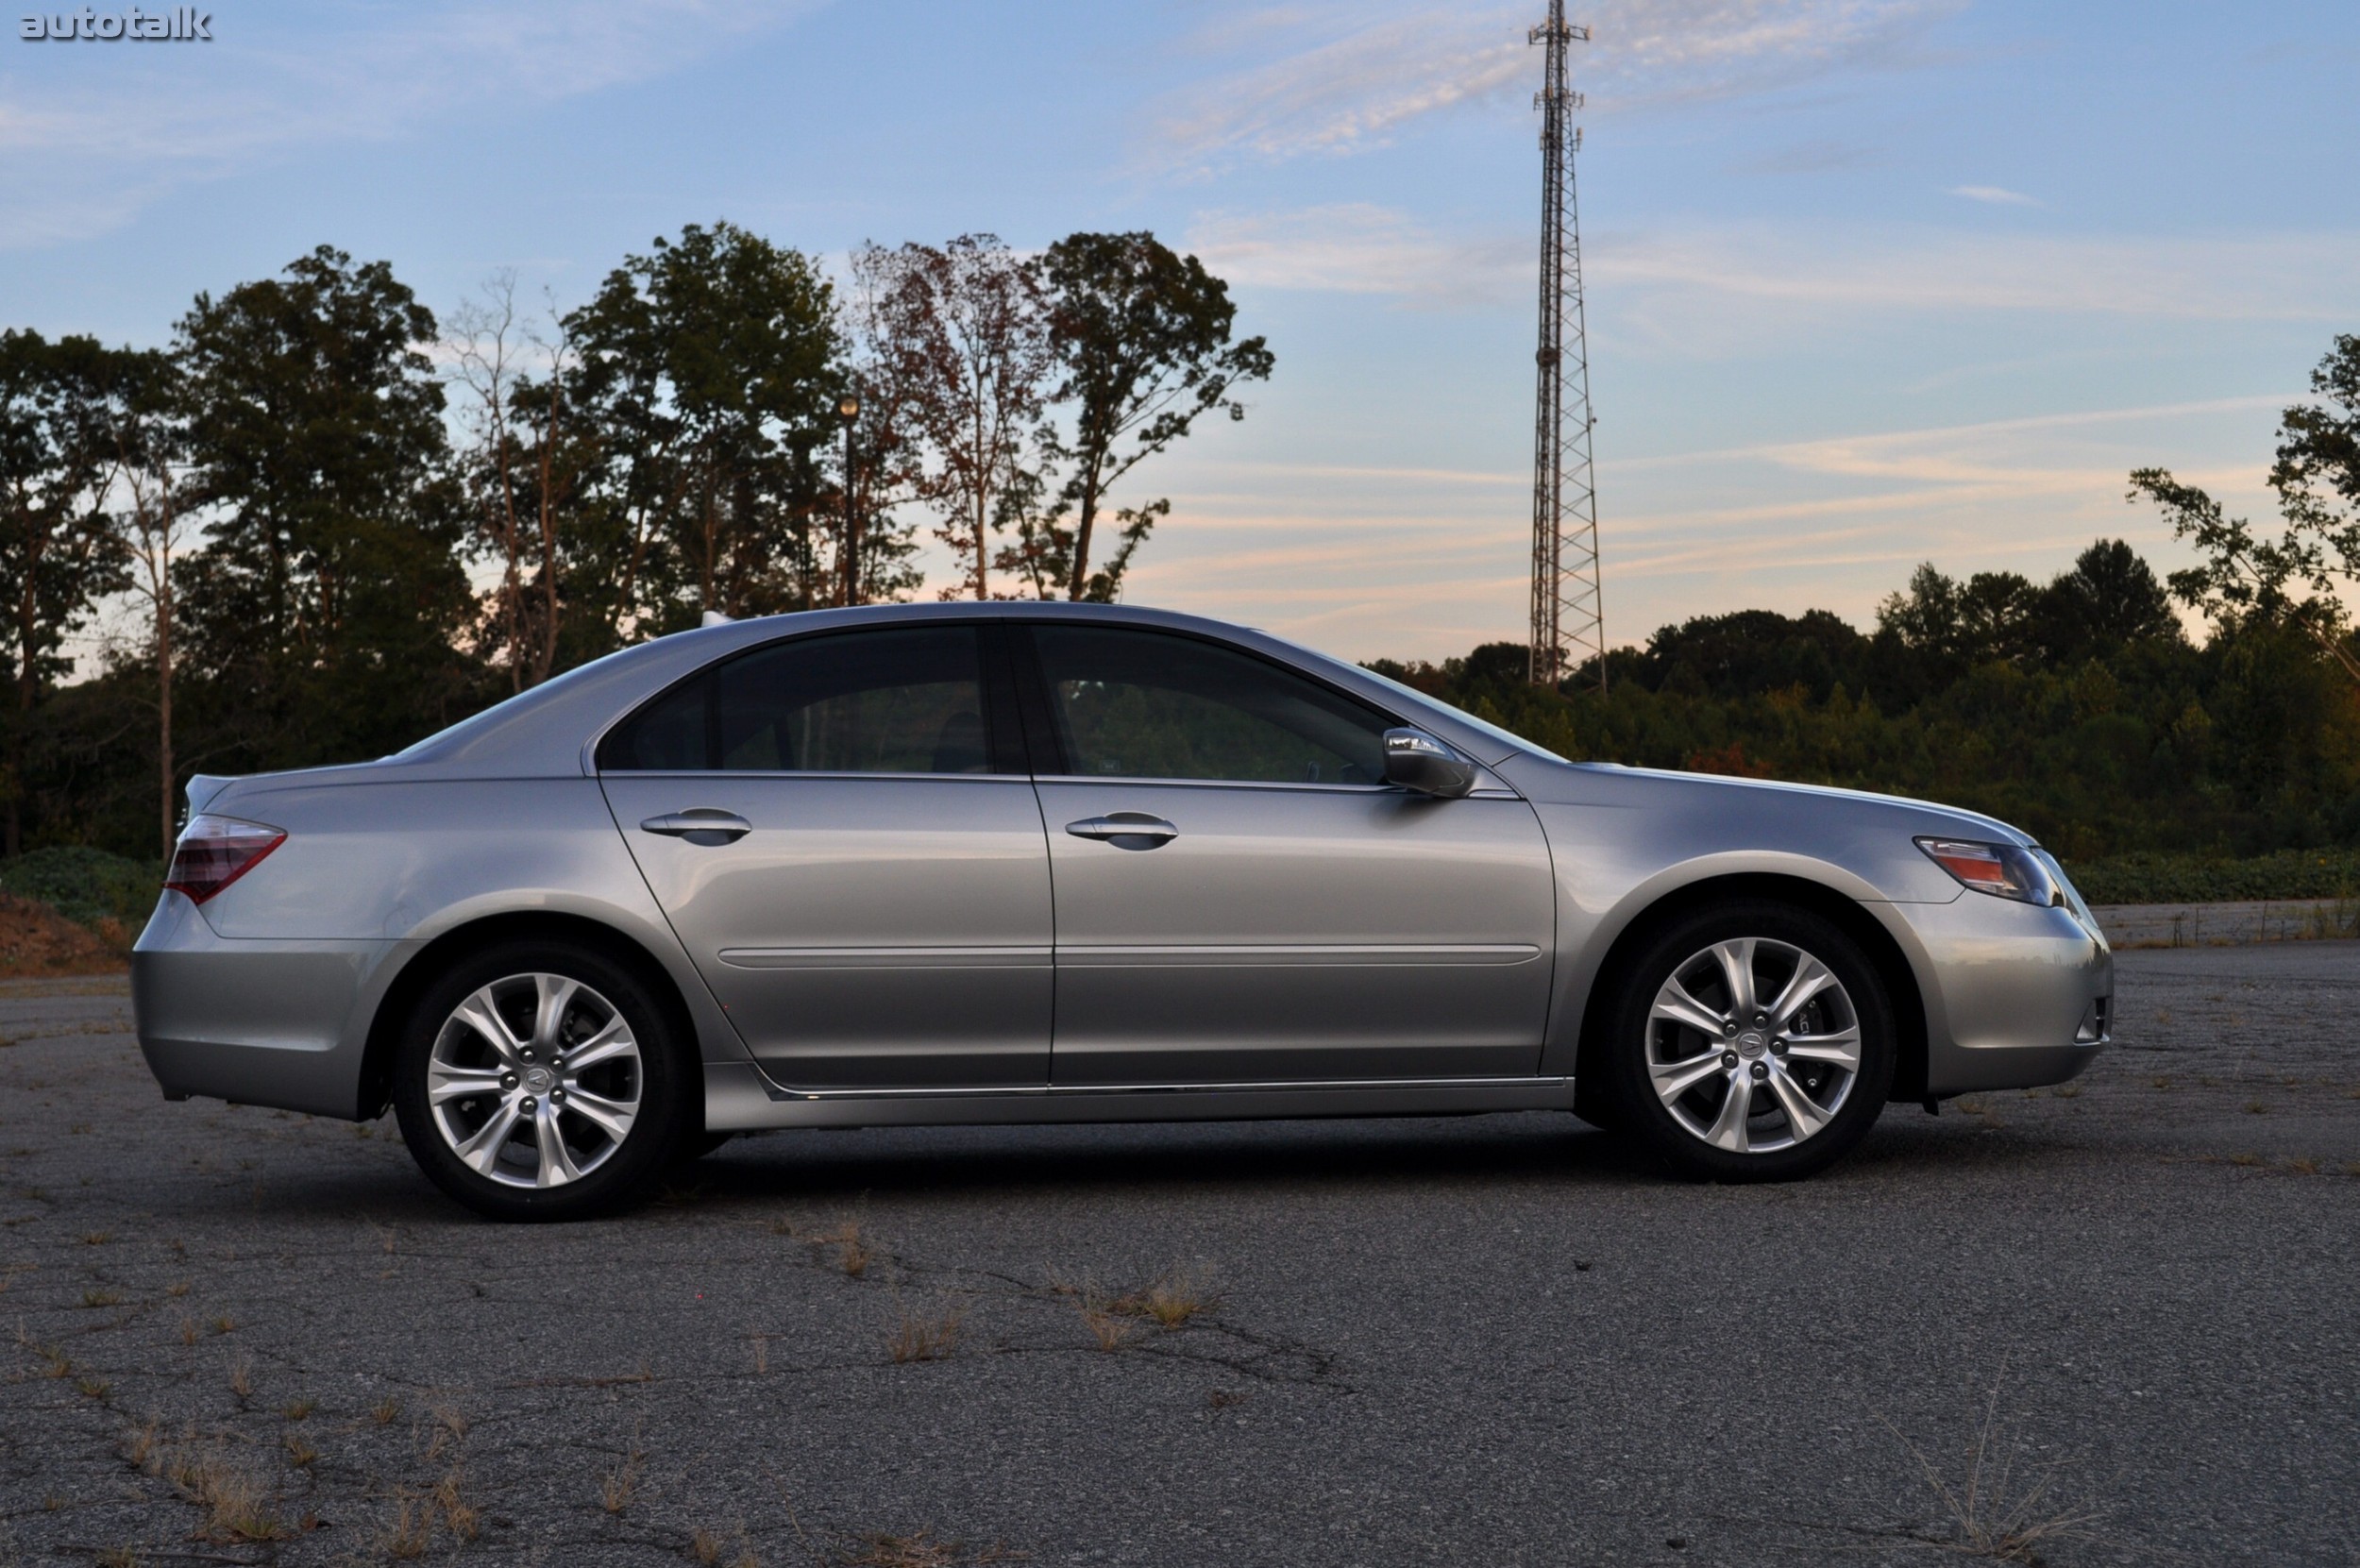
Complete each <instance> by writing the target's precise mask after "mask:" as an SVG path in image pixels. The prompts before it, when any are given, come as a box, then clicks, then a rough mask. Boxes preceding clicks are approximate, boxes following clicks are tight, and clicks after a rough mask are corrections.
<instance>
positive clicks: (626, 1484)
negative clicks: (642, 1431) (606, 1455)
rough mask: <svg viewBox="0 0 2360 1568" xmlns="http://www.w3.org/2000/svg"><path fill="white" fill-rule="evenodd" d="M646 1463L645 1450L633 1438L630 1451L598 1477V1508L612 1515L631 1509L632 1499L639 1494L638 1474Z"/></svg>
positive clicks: (646, 1455) (646, 1454)
mask: <svg viewBox="0 0 2360 1568" xmlns="http://www.w3.org/2000/svg"><path fill="white" fill-rule="evenodd" d="M647 1462H648V1453H647V1450H646V1449H644V1448H641V1447H640V1446H639V1442H638V1440H637V1439H635V1438H634V1439H633V1440H632V1445H631V1451H630V1452H629V1453H627V1454H625V1455H624V1456H623V1457H622V1458H619V1459H617V1460H615V1463H613V1464H612V1465H610V1466H608V1467H607V1469H606V1470H605V1472H604V1473H603V1474H601V1475H599V1476H598V1507H600V1508H602V1509H606V1511H607V1512H609V1513H614V1514H619V1513H621V1512H622V1511H623V1510H624V1509H628V1508H629V1507H631V1500H632V1497H634V1496H636V1495H637V1494H638V1492H639V1473H640V1471H641V1470H642V1469H643V1468H644V1467H645V1466H646V1464H647Z"/></svg>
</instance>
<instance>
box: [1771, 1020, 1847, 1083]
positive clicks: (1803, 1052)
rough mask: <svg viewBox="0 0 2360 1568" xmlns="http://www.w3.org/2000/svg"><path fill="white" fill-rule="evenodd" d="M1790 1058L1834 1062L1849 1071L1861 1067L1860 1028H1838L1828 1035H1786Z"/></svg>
mask: <svg viewBox="0 0 2360 1568" xmlns="http://www.w3.org/2000/svg"><path fill="white" fill-rule="evenodd" d="M1786 1054H1787V1055H1788V1057H1789V1058H1793V1057H1796V1056H1800V1057H1801V1058H1802V1059H1803V1060H1805V1061H1807V1062H1832V1063H1833V1064H1834V1065H1836V1066H1837V1067H1840V1068H1842V1069H1844V1070H1845V1071H1847V1072H1851V1071H1858V1070H1859V1068H1860V1030H1859V1029H1858V1028H1850V1029H1838V1030H1836V1031H1835V1032H1834V1033H1832V1034H1827V1035H1789V1036H1787V1037H1786Z"/></svg>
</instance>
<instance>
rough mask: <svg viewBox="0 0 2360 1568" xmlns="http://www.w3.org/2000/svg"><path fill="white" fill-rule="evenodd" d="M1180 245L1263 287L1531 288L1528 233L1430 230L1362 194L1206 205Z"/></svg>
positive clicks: (1483, 297)
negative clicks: (1267, 206) (1249, 207)
mask: <svg viewBox="0 0 2360 1568" xmlns="http://www.w3.org/2000/svg"><path fill="white" fill-rule="evenodd" d="M1188 248H1189V249H1190V250H1192V251H1194V252H1195V253H1196V254H1197V255H1199V256H1201V257H1202V258H1204V261H1205V264H1206V265H1207V266H1209V267H1211V268H1212V269H1213V270H1214V271H1215V272H1216V273H1219V274H1220V275H1221V276H1222V277H1223V278H1228V279H1230V280H1232V281H1233V282H1237V283H1241V284H1245V285H1247V286H1249V287H1256V288H1271V289H1314V290H1321V291H1325V292H1329V293H1337V294H1367V295H1393V296H1395V297H1397V298H1401V299H1405V300H1408V301H1411V302H1415V303H1422V304H1432V305H1469V304H1491V303H1497V302H1500V301H1502V300H1504V299H1508V298H1510V297H1522V296H1523V295H1526V294H1529V293H1530V292H1531V282H1532V278H1533V275H1534V274H1533V269H1534V267H1535V266H1536V265H1537V263H1536V261H1534V258H1533V254H1532V252H1533V245H1532V244H1531V242H1529V241H1526V240H1523V239H1518V238H1513V237H1510V236H1507V235H1490V236H1484V235H1476V236H1458V235H1445V234H1440V233H1437V232H1435V231H1434V230H1433V229H1431V228H1427V227H1425V226H1424V225H1423V224H1421V223H1419V222H1417V221H1416V220H1415V219H1413V218H1411V217H1410V216H1409V215H1408V214H1407V213H1405V212H1401V211H1395V210H1393V209H1391V208H1389V207H1378V206H1374V205H1372V204H1369V203H1365V202H1346V203H1338V204H1335V205H1331V206H1323V207H1312V208H1306V209H1302V210H1299V211H1281V212H1253V213H1243V212H1213V213H1206V214H1205V215H1203V216H1200V217H1199V218H1198V219H1197V221H1196V222H1195V223H1194V224H1193V225H1192V226H1191V227H1190V228H1189V229H1188Z"/></svg>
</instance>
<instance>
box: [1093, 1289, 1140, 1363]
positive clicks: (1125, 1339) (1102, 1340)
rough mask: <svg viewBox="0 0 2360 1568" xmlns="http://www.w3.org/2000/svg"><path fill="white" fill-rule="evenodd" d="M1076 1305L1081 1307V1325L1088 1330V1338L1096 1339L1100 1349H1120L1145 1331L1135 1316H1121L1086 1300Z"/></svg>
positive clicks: (1110, 1350)
mask: <svg viewBox="0 0 2360 1568" xmlns="http://www.w3.org/2000/svg"><path fill="white" fill-rule="evenodd" d="M1078 1305H1079V1306H1080V1307H1081V1309H1082V1326H1083V1327H1085V1328H1087V1329H1088V1330H1089V1331H1090V1338H1091V1339H1093V1340H1097V1341H1098V1348H1099V1349H1101V1350H1104V1351H1107V1352H1113V1351H1118V1350H1121V1348H1122V1347H1123V1346H1124V1345H1127V1344H1129V1343H1130V1342H1131V1341H1132V1340H1136V1339H1138V1337H1139V1336H1140V1335H1141V1334H1143V1333H1145V1332H1146V1331H1147V1330H1146V1328H1145V1327H1144V1325H1142V1324H1140V1323H1139V1321H1138V1319H1137V1318H1127V1317H1123V1316H1121V1314H1119V1313H1115V1312H1110V1311H1108V1310H1107V1309H1106V1308H1104V1307H1097V1306H1093V1305H1092V1304H1091V1303H1089V1302H1087V1301H1084V1302H1081V1303H1079V1304H1078Z"/></svg>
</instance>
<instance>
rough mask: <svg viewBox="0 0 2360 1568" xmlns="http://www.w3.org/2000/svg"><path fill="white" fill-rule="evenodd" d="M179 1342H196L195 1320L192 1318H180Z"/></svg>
mask: <svg viewBox="0 0 2360 1568" xmlns="http://www.w3.org/2000/svg"><path fill="white" fill-rule="evenodd" d="M180 1342H181V1343H182V1344H184V1345H193V1344H194V1343H196V1320H195V1319H194V1318H182V1319H181V1320H180Z"/></svg>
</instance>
